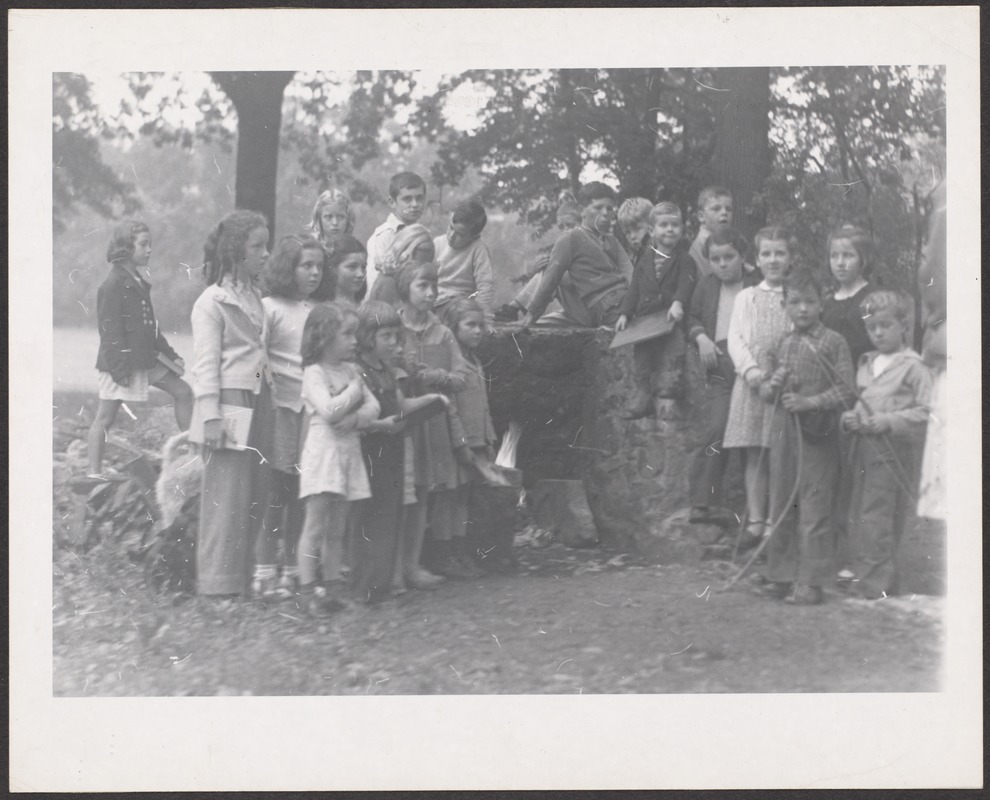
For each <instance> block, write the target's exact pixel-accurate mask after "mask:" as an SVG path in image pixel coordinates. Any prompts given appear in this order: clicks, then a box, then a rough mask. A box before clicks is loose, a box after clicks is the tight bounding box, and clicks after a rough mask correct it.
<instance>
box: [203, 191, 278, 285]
mask: <svg viewBox="0 0 990 800" xmlns="http://www.w3.org/2000/svg"><path fill="white" fill-rule="evenodd" d="M258 228H268V220H266V219H265V216H264V215H263V214H259V213H258V212H257V211H248V210H247V209H243V208H239V209H238V210H237V211H232V212H231V213H229V214H228V215H227V216H225V217H224V218H223V219H222V220H220V223H219V224H218V225H217V226H216V228H214V229H213V230H212V231H210V235H209V236H207V237H206V244H204V245H203V270H204V273H205V275H206V282H207V284H213V283H220V281H222V280H223V278H224V276H225V275H227V274H228V273H229V274H231V275H236V269H237V262H239V261H241V260H242V259H243V258H244V247H245V245H246V244H247V240H248V237H249V236H250V235H251V233H252V232H253V231H256V230H257V229H258Z"/></svg>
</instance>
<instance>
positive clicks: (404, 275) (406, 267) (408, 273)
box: [395, 261, 438, 302]
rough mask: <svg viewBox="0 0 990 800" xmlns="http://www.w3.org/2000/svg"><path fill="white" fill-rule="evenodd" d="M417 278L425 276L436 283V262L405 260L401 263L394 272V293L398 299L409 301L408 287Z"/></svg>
mask: <svg viewBox="0 0 990 800" xmlns="http://www.w3.org/2000/svg"><path fill="white" fill-rule="evenodd" d="M417 278H426V279H427V280H428V281H430V282H431V283H432V284H433V285H436V283H437V280H438V278H437V266H436V264H420V263H419V262H418V261H407V262H406V263H405V264H401V265H400V266H399V269H398V270H397V271H396V273H395V293H396V294H397V295H399V299H400V300H403V301H405V302H408V301H409V287H410V286H412V282H413V281H414V280H416V279H417Z"/></svg>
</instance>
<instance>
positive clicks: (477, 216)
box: [450, 200, 488, 236]
mask: <svg viewBox="0 0 990 800" xmlns="http://www.w3.org/2000/svg"><path fill="white" fill-rule="evenodd" d="M450 222H451V224H454V225H467V228H468V230H469V231H471V235H472V236H478V235H479V234H480V233H481V232H482V231H483V230H484V229H485V225H487V224H488V214H486V213H485V207H484V206H483V205H481V203H479V202H478V201H477V200H465V201H464V202H463V203H458V204H457V206H456V207H455V208H454V213H453V214H451V215H450Z"/></svg>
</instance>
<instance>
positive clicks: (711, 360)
mask: <svg viewBox="0 0 990 800" xmlns="http://www.w3.org/2000/svg"><path fill="white" fill-rule="evenodd" d="M698 353H699V354H700V355H701V365H702V366H703V367H704V368H705V369H715V368H716V367H717V366H718V357H719V356H720V355H722V354H723V353H722V351H721V350H719V349H718V346H717V345H716V344H715V342H713V341H712V340H711V339H709V338H708V336H707V334H704V333H703V334H701V335H700V336H699V337H698Z"/></svg>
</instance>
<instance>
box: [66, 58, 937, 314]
mask: <svg viewBox="0 0 990 800" xmlns="http://www.w3.org/2000/svg"><path fill="white" fill-rule="evenodd" d="M199 77H200V80H201V83H200V84H198V85H199V86H200V88H198V89H195V90H194V89H190V88H189V86H190V84H191V83H192V81H191V80H190V76H188V75H187V76H181V77H177V76H174V75H161V74H152V73H132V74H129V75H128V76H127V78H128V85H129V89H128V91H126V92H124V93H123V94H124V96H123V98H122V99H121V102H120V106H119V108H100V107H98V106H97V104H96V103H95V102H94V101H93V99H92V98H93V93H92V91H91V90H92V86H91V85H90V83H89V81H88V80H87V79H86V77H84V76H79V75H69V74H56V75H55V78H54V86H53V135H54V147H53V167H54V168H55V169H54V184H53V199H54V203H55V220H54V223H55V231H56V241H55V271H56V297H55V304H56V320H57V322H59V323H60V324H90V323H89V321H87V320H86V319H85V315H84V314H82V311H81V306H80V305H79V303H82V307H85V306H86V305H87V304H89V303H90V302H91V295H92V292H93V291H95V283H93V281H98V278H99V276H101V275H102V273H103V270H104V269H105V267H104V266H103V259H102V248H103V247H104V246H105V242H106V230H105V229H106V225H107V222H106V220H108V219H111V218H114V217H119V216H122V215H125V214H133V213H136V212H138V210H139V206H140V211H141V213H142V214H143V215H144V216H145V217H146V218H147V219H148V220H149V222H151V223H152V227H153V229H154V230H155V232H156V257H155V258H154V259H153V263H155V264H161V265H162V266H161V267H159V269H160V270H161V274H160V275H156V276H155V277H156V280H158V282H159V287H158V289H156V292H157V293H158V294H157V295H156V296H164V297H166V298H167V299H168V302H167V303H165V302H162V301H159V302H158V304H159V305H163V306H165V305H168V306H169V308H163V309H162V310H161V311H160V312H159V315H160V316H162V317H163V318H165V319H168V318H169V317H170V315H171V314H173V313H174V322H175V324H176V325H183V324H185V323H184V320H185V319H186V318H187V316H188V298H187V297H186V295H187V293H191V292H194V291H195V290H196V289H197V287H198V286H200V285H201V284H200V283H199V282H197V281H194V280H191V278H190V276H193V277H195V270H196V269H197V265H198V263H199V260H200V256H199V247H200V245H201V242H202V240H203V237H204V235H205V228H206V227H208V225H209V224H212V223H213V222H214V221H215V220H216V219H217V218H219V216H220V215H222V214H223V213H224V212H226V211H227V210H229V209H230V208H232V207H233V206H234V205H235V203H236V204H237V205H242V206H246V207H250V208H254V209H257V210H260V211H262V212H263V213H265V214H266V215H268V216H269V218H270V219H272V220H273V221H274V225H273V229H272V234H273V236H276V235H281V234H282V233H286V232H290V231H294V230H297V229H298V228H299V227H301V226H302V225H303V224H304V223H305V222H306V219H307V217H308V216H309V212H310V210H311V208H312V202H313V200H314V198H315V196H316V194H317V192H318V191H320V190H321V189H323V188H325V187H326V186H327V185H328V184H329V183H331V182H333V183H336V184H338V185H341V186H342V187H344V188H345V189H347V190H348V191H349V192H350V193H351V195H352V197H353V198H354V199H355V200H357V201H359V202H360V203H361V206H360V208H359V222H358V230H357V231H356V232H357V234H358V235H359V236H367V235H368V234H369V233H370V232H371V230H372V229H373V227H374V225H375V224H377V223H378V222H379V221H380V220H381V218H383V217H384V216H385V213H386V212H385V209H384V208H383V207H382V204H383V202H384V200H385V187H386V185H387V179H388V176H389V175H390V174H391V173H392V172H394V171H396V170H398V169H405V168H410V169H414V170H416V171H418V172H420V173H421V174H424V176H426V175H428V176H429V182H430V195H429V197H430V201H431V211H430V213H429V214H428V215H427V218H426V222H427V224H431V225H433V226H434V227H435V228H436V230H437V232H440V231H441V230H442V226H443V225H444V224H445V222H446V216H445V215H446V212H447V211H449V209H450V207H451V204H452V203H453V202H456V201H457V200H458V199H461V198H463V197H467V196H471V195H477V196H478V197H479V198H480V199H481V200H482V202H484V203H485V205H486V207H488V208H489V209H490V211H491V216H490V218H491V222H490V224H489V229H488V231H487V232H486V234H485V235H486V239H487V240H488V241H489V243H490V245H491V246H492V248H493V250H495V255H496V258H497V260H498V262H499V264H500V265H501V266H502V269H501V272H502V276H501V277H500V280H501V281H502V285H501V287H500V288H501V294H503V295H504V294H506V293H508V292H509V291H510V287H509V285H508V278H509V277H511V275H513V274H516V273H518V271H519V270H520V269H521V266H522V263H523V262H524V261H525V260H526V258H527V257H528V256H529V255H530V254H531V253H532V251H533V250H535V247H536V246H537V245H538V244H539V243H540V242H539V241H535V240H538V239H539V237H540V236H541V235H543V234H545V233H546V232H547V231H548V230H549V229H550V228H551V226H552V224H553V211H554V205H555V203H556V200H557V197H558V196H559V193H560V191H561V190H562V189H569V190H571V191H574V190H576V189H577V187H578V186H579V185H580V183H581V182H582V181H584V180H588V179H590V178H596V177H604V178H606V179H608V180H611V181H613V182H614V183H615V184H616V185H617V186H618V187H619V189H620V193H621V194H622V196H623V197H629V196H634V195H642V196H645V197H648V198H650V199H651V200H660V199H670V200H675V201H677V202H679V203H680V204H681V205H682V207H683V208H684V210H685V212H686V213H687V214H688V216H689V219H690V220H691V221H692V222H693V215H694V212H695V210H696V209H695V208H694V202H695V199H696V198H697V194H698V191H699V189H700V188H701V187H702V186H704V185H706V184H708V183H721V184H725V185H727V186H728V187H729V188H730V189H732V190H733V191H734V193H735V194H736V207H737V223H738V224H739V225H740V227H742V228H743V229H744V230H746V231H747V233H752V232H754V231H755V229H756V228H757V227H758V226H759V225H761V224H763V223H764V221H765V220H767V219H771V220H773V221H780V222H785V223H787V224H789V225H791V226H793V227H794V229H795V231H796V233H797V235H798V238H799V241H800V242H801V244H802V257H803V259H804V260H806V261H807V262H808V263H809V264H810V265H811V266H815V267H819V268H824V246H825V245H824V243H825V238H826V236H827V232H828V230H829V229H830V228H831V227H833V226H834V225H835V224H837V223H840V222H846V221H849V222H854V223H857V224H860V225H862V226H864V227H866V228H867V229H869V230H870V231H871V232H872V233H873V235H874V237H875V239H876V241H877V250H878V255H879V264H878V266H877V273H878V274H879V275H880V276H881V278H882V280H883V281H884V282H886V283H888V284H894V285H901V286H910V285H911V284H912V276H913V271H914V268H915V265H916V260H917V254H918V248H919V247H920V243H921V238H920V234H921V231H922V230H923V229H924V228H923V219H922V218H923V214H924V198H925V196H926V195H927V192H928V191H929V190H930V188H931V187H932V186H933V185H934V183H935V182H936V180H937V177H938V175H939V174H940V171H941V168H942V164H943V161H944V147H943V142H944V129H943V126H944V123H943V119H944V114H943V110H944V104H945V101H944V85H943V81H944V76H943V71H942V70H941V69H940V68H935V67H906V66H901V67H792V68H718V69H560V70H513V71H508V70H469V71H467V72H463V73H459V74H456V75H446V76H441V77H440V78H439V79H436V78H434V79H430V80H427V79H425V78H424V76H421V75H419V74H417V73H407V72H395V71H391V72H370V71H369V72H359V73H347V74H344V73H339V74H338V73H302V72H299V73H289V72H283V73H213V74H212V75H211V78H212V80H205V79H204V78H202V76H199ZM235 145H236V162H235V160H234V158H233V150H234V147H235ZM516 222H519V223H523V224H524V225H525V227H523V226H522V225H516V224H515V223H516ZM201 227H202V228H203V230H200V228H201ZM94 230H95V232H93V231H94ZM691 232H692V231H690V230H689V234H690V233H691ZM183 265H184V266H183ZM73 270H75V272H73ZM70 273H71V274H72V277H73V281H71V282H69V281H68V280H67V276H68V275H69V274H70ZM173 307H174V308H173Z"/></svg>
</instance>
